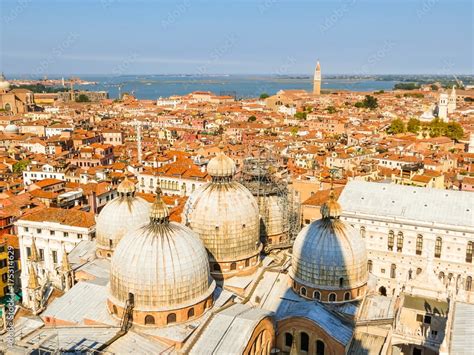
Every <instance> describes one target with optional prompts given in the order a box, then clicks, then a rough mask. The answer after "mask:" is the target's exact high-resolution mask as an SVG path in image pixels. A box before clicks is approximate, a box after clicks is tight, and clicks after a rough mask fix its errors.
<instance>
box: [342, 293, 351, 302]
mask: <svg viewBox="0 0 474 355" xmlns="http://www.w3.org/2000/svg"><path fill="white" fill-rule="evenodd" d="M350 299H351V293H350V292H346V293H345V294H344V301H349V300H350Z"/></svg>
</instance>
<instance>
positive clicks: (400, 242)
mask: <svg viewBox="0 0 474 355" xmlns="http://www.w3.org/2000/svg"><path fill="white" fill-rule="evenodd" d="M397 251H398V252H402V251H403V233H402V232H398V235H397Z"/></svg>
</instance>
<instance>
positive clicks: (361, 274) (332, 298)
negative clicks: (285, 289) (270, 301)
mask: <svg viewBox="0 0 474 355" xmlns="http://www.w3.org/2000/svg"><path fill="white" fill-rule="evenodd" d="M321 215H322V218H321V219H320V220H317V221H314V222H312V223H311V224H309V225H308V226H306V227H305V228H303V229H302V230H301V232H300V233H299V234H298V236H297V237H296V240H295V243H294V245H293V256H292V265H291V270H290V276H291V278H292V279H293V289H294V290H295V291H296V292H298V293H299V294H300V295H302V296H303V297H306V298H312V299H317V300H320V301H323V302H342V301H349V300H353V299H355V298H358V297H360V296H362V295H363V293H364V292H365V288H366V285H367V280H368V271H367V252H366V248H365V243H364V241H363V239H362V237H361V236H360V235H359V233H358V232H357V231H356V230H355V229H354V228H353V227H352V226H350V225H348V224H346V223H344V222H343V221H341V220H340V218H339V217H340V215H341V206H340V205H339V203H338V202H337V201H336V199H335V197H334V193H333V191H331V194H330V197H329V201H327V202H326V203H325V204H323V206H322V207H321Z"/></svg>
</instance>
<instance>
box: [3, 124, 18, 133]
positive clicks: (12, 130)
mask: <svg viewBox="0 0 474 355" xmlns="http://www.w3.org/2000/svg"><path fill="white" fill-rule="evenodd" d="M4 132H5V133H18V132H20V129H19V128H18V126H17V125H14V124H9V125H7V126H6V127H5V131H4Z"/></svg>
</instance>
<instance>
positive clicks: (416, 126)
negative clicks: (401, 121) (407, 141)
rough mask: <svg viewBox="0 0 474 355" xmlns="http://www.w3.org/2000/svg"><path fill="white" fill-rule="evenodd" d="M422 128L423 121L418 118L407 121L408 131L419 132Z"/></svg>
mask: <svg viewBox="0 0 474 355" xmlns="http://www.w3.org/2000/svg"><path fill="white" fill-rule="evenodd" d="M420 128H421V122H420V120H419V119H417V118H410V120H409V121H408V123H407V131H408V132H411V133H418V132H419V130H420Z"/></svg>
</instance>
